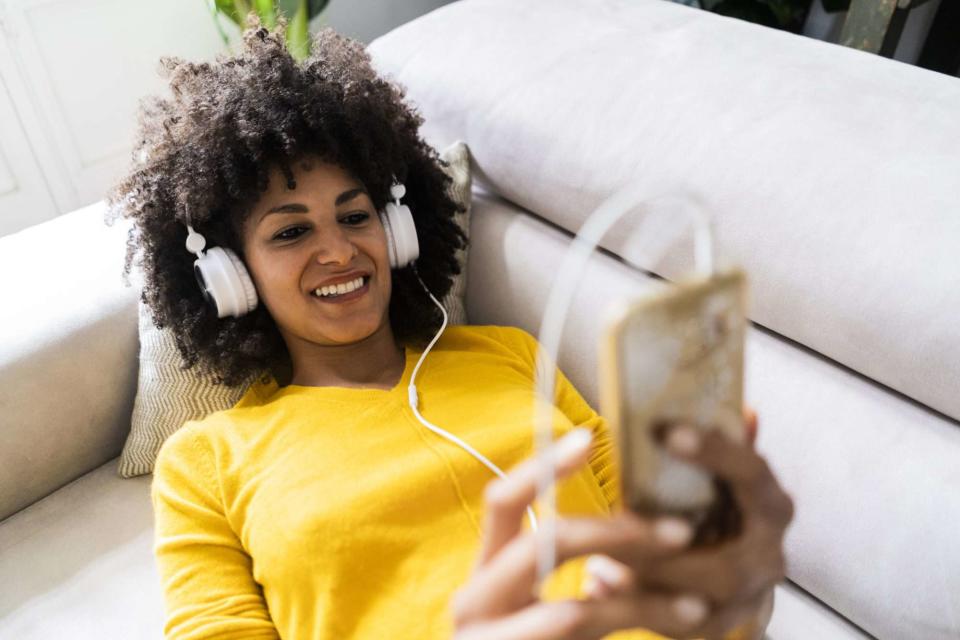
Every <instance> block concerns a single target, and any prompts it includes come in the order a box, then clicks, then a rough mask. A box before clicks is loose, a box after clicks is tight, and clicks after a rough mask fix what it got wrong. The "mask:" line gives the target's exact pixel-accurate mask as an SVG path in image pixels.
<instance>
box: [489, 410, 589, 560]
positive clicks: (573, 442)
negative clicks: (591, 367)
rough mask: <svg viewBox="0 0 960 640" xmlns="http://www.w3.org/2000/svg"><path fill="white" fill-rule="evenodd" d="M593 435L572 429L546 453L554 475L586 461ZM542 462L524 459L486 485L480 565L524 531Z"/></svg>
mask: <svg viewBox="0 0 960 640" xmlns="http://www.w3.org/2000/svg"><path fill="white" fill-rule="evenodd" d="M592 438H593V435H592V434H591V433H590V430H589V429H585V428H578V429H573V430H572V431H570V432H569V433H567V434H566V435H565V436H564V437H562V438H560V440H558V441H557V442H556V444H554V446H553V447H552V448H551V449H550V451H548V452H546V453H545V454H544V455H545V456H546V457H547V459H548V460H549V461H550V462H551V463H552V464H553V465H554V467H555V469H556V473H555V476H554V477H555V478H563V477H565V476H568V475H570V474H571V473H572V472H573V471H575V470H576V469H577V468H579V467H580V466H582V465H583V464H585V463H586V462H587V459H588V457H589V453H590V443H591V440H592ZM542 464H543V463H542V462H541V459H540V458H531V459H529V460H525V461H524V462H522V463H521V464H520V465H518V466H517V467H516V468H515V469H513V470H511V471H510V473H508V474H507V476H506V477H505V478H499V479H497V480H494V481H492V482H490V483H489V484H488V485H487V488H486V490H485V491H484V502H485V514H484V525H483V540H482V541H481V544H480V556H479V561H478V566H483V565H484V564H486V563H487V562H488V561H489V560H490V558H492V557H493V556H494V555H496V554H497V553H498V552H499V551H500V549H501V548H503V546H504V545H505V544H507V542H509V541H510V540H512V539H513V538H515V537H516V536H517V535H518V534H519V533H520V531H522V530H523V514H524V512H525V511H526V509H527V507H528V506H529V505H530V503H532V502H533V499H534V498H535V497H536V495H537V479H538V477H539V473H540V470H541V468H542V467H541V465H542Z"/></svg>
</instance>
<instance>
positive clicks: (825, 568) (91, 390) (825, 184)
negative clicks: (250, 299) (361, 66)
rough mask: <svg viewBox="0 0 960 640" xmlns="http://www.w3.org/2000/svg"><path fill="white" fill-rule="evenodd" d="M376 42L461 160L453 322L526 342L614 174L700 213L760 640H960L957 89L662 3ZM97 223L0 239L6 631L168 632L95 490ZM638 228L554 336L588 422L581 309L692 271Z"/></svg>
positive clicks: (120, 233)
mask: <svg viewBox="0 0 960 640" xmlns="http://www.w3.org/2000/svg"><path fill="white" fill-rule="evenodd" d="M371 51H372V53H373V55H374V58H375V61H376V64H377V65H378V67H379V69H380V70H381V71H382V72H383V73H386V74H389V75H391V76H392V77H394V78H395V79H396V80H397V81H399V82H400V83H402V84H403V85H405V86H406V87H407V88H408V98H409V99H410V100H412V101H413V102H415V103H416V104H418V105H419V106H420V108H421V111H422V113H423V115H424V117H425V119H426V124H425V126H424V132H425V135H426V137H427V139H428V141H430V142H431V143H432V144H433V145H434V146H435V147H437V148H443V147H444V146H446V144H448V143H449V142H452V141H454V140H456V139H462V140H465V141H466V142H467V143H468V144H469V145H470V147H471V149H472V152H473V154H474V157H475V160H476V165H477V166H476V173H475V176H476V177H475V179H476V180H477V181H478V183H479V184H478V189H477V190H476V192H475V196H474V198H475V200H474V202H475V204H474V212H473V220H472V225H471V234H472V242H471V254H470V263H469V270H468V292H467V297H468V300H467V302H468V313H469V314H470V318H471V321H473V322H476V323H503V324H514V325H518V326H522V327H524V328H526V329H528V330H530V331H532V332H536V331H537V329H538V327H539V320H540V314H541V311H542V309H543V304H544V301H545V298H546V293H547V290H548V287H549V286H550V285H551V284H552V282H553V274H554V273H555V269H556V265H557V263H558V261H559V259H560V257H561V255H562V253H563V251H564V249H565V247H566V246H567V245H568V244H569V241H570V235H571V232H572V231H574V230H576V229H577V228H578V227H579V225H580V224H581V223H582V222H583V220H584V219H585V218H586V216H587V215H588V214H589V212H590V211H591V210H593V209H594V208H595V206H596V205H598V204H599V203H600V202H601V201H603V200H604V199H605V198H606V197H607V196H609V195H610V194H611V193H613V192H614V191H615V190H616V189H617V188H619V187H620V186H622V185H623V184H626V183H627V182H628V181H629V182H634V183H637V182H642V183H644V184H646V185H648V187H649V188H648V189H647V191H646V194H647V196H648V197H649V198H651V199H652V198H654V197H656V196H658V195H664V194H682V193H687V194H694V195H695V196H696V197H697V198H699V199H700V201H702V202H703V203H704V207H705V209H706V210H707V211H708V212H709V213H710V214H711V216H712V217H713V219H714V221H715V225H716V229H717V234H718V239H719V244H720V249H721V252H722V254H723V255H724V256H725V257H726V259H727V261H728V262H734V263H739V264H742V265H743V266H744V267H745V268H746V269H747V270H748V272H749V275H750V279H751V285H752V291H751V299H752V303H751V310H750V317H751V319H752V321H753V327H752V329H751V330H750V334H749V337H748V352H747V396H748V401H749V403H750V404H752V405H753V406H755V407H756V408H757V409H758V411H759V415H760V432H759V439H758V443H757V446H758V449H759V450H760V451H761V452H762V453H763V454H764V455H765V456H766V457H767V458H768V460H769V461H770V462H771V465H772V467H773V468H774V470H775V472H776V473H777V474H778V477H779V478H780V480H781V482H782V484H783V485H784V486H785V487H786V488H787V490H788V491H789V492H790V493H791V494H792V495H793V496H794V499H795V502H796V506H797V514H796V518H795V520H794V523H793V525H792V526H791V528H790V529H789V530H788V534H787V540H786V548H787V556H788V572H787V573H788V578H789V579H788V580H787V581H785V582H784V583H783V584H781V585H780V586H778V588H777V595H776V607H775V610H774V615H773V620H772V622H771V625H770V627H769V629H768V637H769V638H771V639H772V640H787V639H793V638H796V639H801V638H802V639H804V640H809V639H829V638H862V637H871V636H873V637H877V638H897V639H899V638H904V639H939V638H956V637H960V545H958V544H957V542H956V540H957V531H958V530H960V527H958V525H960V492H958V491H957V490H956V487H957V485H958V482H960V426H958V418H960V394H958V393H957V390H958V382H960V329H958V326H960V324H958V318H960V258H958V255H960V252H958V247H960V215H958V209H957V207H958V203H960V118H958V117H957V114H960V83H958V81H957V80H956V79H955V78H950V77H948V76H944V75H939V74H935V73H933V72H930V71H926V70H923V69H918V68H914V67H910V66H907V65H903V64H901V63H897V62H893V61H890V60H887V59H883V58H879V57H875V56H871V55H868V54H864V53H861V52H858V51H854V50H851V49H844V48H841V47H839V46H836V45H830V44H825V43H822V42H818V41H814V40H809V39H805V38H802V37H799V36H793V35H790V34H787V33H783V32H777V31H773V30H769V29H766V28H763V27H759V26H755V25H752V24H748V23H745V22H740V21H736V20H731V19H726V18H722V17H718V16H716V15H714V14H710V13H706V12H702V11H697V10H694V9H690V8H687V7H684V6H680V5H675V4H671V3H667V2H663V1H661V0H594V1H588V0H525V1H524V2H516V0H465V1H463V2H458V3H454V4H451V5H448V6H446V7H443V8H441V9H438V10H437V11H434V12H433V13H430V14H428V15H426V16H424V17H422V18H420V19H418V20H415V21H414V22H412V23H408V24H407V25H404V26H402V27H400V28H399V29H397V30H395V31H394V32H391V33H389V34H387V35H386V36H383V37H382V38H380V39H379V40H377V41H375V42H374V43H372V45H371ZM660 211H661V212H662V211H663V209H662V208H661V209H660ZM655 215H657V214H651V215H650V216H648V218H649V219H651V220H652V219H654V218H653V216H655ZM674 215H679V214H674ZM102 216H103V209H102V205H100V204H95V205H92V206H90V207H87V208H85V209H83V210H80V211H77V212H74V213H72V214H69V215H66V216H62V217H60V218H57V219H55V220H52V221H50V222H46V223H44V224H42V225H38V226H36V227H33V228H30V229H27V230H25V231H23V232H20V233H17V234H15V235H12V236H8V237H5V238H2V239H0V274H3V275H2V276H0V294H2V296H0V299H2V300H3V301H4V302H3V305H2V306H0V327H2V331H3V341H2V343H0V519H3V520H2V522H0V638H4V639H6V638H16V639H33V638H38V639H39V638H43V639H45V640H46V639H51V638H71V639H86V638H91V639H92V638H98V639H102V638H124V639H134V638H159V637H161V635H162V634H161V628H162V624H163V610H162V600H161V594H160V591H159V583H158V580H157V576H156V573H155V570H154V566H153V559H152V553H151V545H152V517H151V507H150V500H149V483H150V477H149V476H146V477H141V478H137V479H133V480H122V479H120V478H119V477H117V475H116V466H117V456H118V455H119V452H120V449H121V446H122V444H123V441H124V439H125V437H126V432H127V430H128V428H129V420H130V414H131V411H132V405H133V396H134V392H135V390H136V378H137V351H138V342H137V318H136V292H135V291H134V290H133V289H126V288H124V287H123V286H122V284H121V281H120V276H119V272H120V266H121V263H122V255H123V244H124V238H125V227H123V226H118V227H114V228H107V227H105V226H104V225H103V224H102ZM661 217H663V216H662V215H661ZM640 224H641V219H640V218H635V219H634V220H633V221H632V222H625V223H624V224H623V225H622V226H620V227H619V228H618V229H617V230H616V231H615V232H613V233H611V234H609V236H608V237H607V238H606V240H605V241H604V243H603V247H604V250H605V251H604V252H603V253H602V254H598V255H597V256H596V257H595V258H594V259H592V261H591V263H590V265H589V267H588V268H587V269H586V270H585V272H584V284H583V286H582V287H581V288H580V290H579V292H578V296H577V302H576V307H575V309H574V311H573V313H572V315H571V317H570V320H569V323H568V330H567V333H566V334H565V336H564V350H563V352H562V354H561V357H560V365H561V367H562V368H563V369H564V370H565V371H567V373H568V374H569V375H570V377H571V378H572V380H573V381H574V383H575V384H577V385H578V387H579V388H580V389H581V390H583V392H584V393H585V395H586V396H587V397H588V399H589V400H591V401H592V402H594V403H595V402H596V399H597V389H596V382H595V367H596V359H595V345H596V339H597V337H598V328H599V312H600V310H601V309H602V307H603V306H604V305H605V304H606V303H607V302H608V301H609V300H610V299H611V298H612V297H614V296H616V295H622V294H624V293H628V292H631V291H640V290H643V289H645V288H648V287H650V286H652V284H651V283H652V282H653V280H652V279H651V276H650V275H649V273H655V274H658V275H660V276H664V277H666V278H673V277H676V276H677V275H680V274H682V273H683V271H684V270H685V269H686V268H688V267H689V265H690V255H691V251H690V248H689V246H688V245H687V244H684V242H683V241H682V239H681V240H680V241H676V242H674V241H670V242H668V238H667V237H665V236H663V237H661V236H656V235H655V234H651V232H650V231H649V228H647V233H646V234H644V235H640V236H634V237H633V239H632V240H630V234H629V233H628V230H629V229H631V228H635V227H638V225H640ZM639 228H641V229H643V228H644V227H642V226H641V227H639ZM651 238H652V240H655V241H656V242H661V244H663V245H664V246H666V245H667V244H669V245H670V250H669V251H666V252H665V253H664V252H659V253H658V252H657V251H656V250H655V247H654V245H655V244H656V242H652V241H651ZM638 247H641V248H643V247H645V248H647V249H649V251H640V250H639V249H638Z"/></svg>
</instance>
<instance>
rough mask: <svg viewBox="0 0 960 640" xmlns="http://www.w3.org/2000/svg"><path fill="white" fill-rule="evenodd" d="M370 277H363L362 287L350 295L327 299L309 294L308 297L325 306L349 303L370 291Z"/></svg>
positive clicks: (345, 294)
mask: <svg viewBox="0 0 960 640" xmlns="http://www.w3.org/2000/svg"><path fill="white" fill-rule="evenodd" d="M370 278H371V277H370V276H364V278H363V286H362V287H360V288H359V289H354V290H353V291H351V292H350V293H344V294H342V295H339V296H333V297H327V296H315V295H313V294H310V297H311V298H313V299H314V300H316V301H317V302H323V303H325V304H343V303H345V302H350V301H352V300H356V299H357V298H360V297H362V296H363V295H364V294H366V293H367V291H368V290H369V289H370Z"/></svg>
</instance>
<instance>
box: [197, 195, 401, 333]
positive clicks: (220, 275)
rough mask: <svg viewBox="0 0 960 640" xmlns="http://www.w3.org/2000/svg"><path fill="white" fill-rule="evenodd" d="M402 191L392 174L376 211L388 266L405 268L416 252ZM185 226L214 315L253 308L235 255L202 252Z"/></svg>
mask: <svg viewBox="0 0 960 640" xmlns="http://www.w3.org/2000/svg"><path fill="white" fill-rule="evenodd" d="M406 192H407V189H406V187H404V186H403V184H401V183H399V182H397V179H396V178H395V177H394V178H393V185H392V186H391V187H390V195H391V196H393V202H388V203H387V206H386V207H385V209H384V211H380V212H378V213H379V216H380V221H381V222H382V223H383V228H384V231H386V234H387V253H388V254H389V255H390V268H391V269H399V268H401V267H405V266H407V265H409V264H411V263H412V262H413V261H415V260H416V259H417V257H418V256H419V255H420V243H419V242H418V240H417V228H416V226H415V225H414V223H413V214H412V213H410V207H408V206H407V205H405V204H401V202H400V198H402V197H403V196H404V195H405V194H406ZM187 229H188V231H189V233H188V235H187V243H186V245H187V251H189V252H190V253H192V254H194V255H196V256H197V259H196V260H195V261H194V263H193V273H194V275H195V276H196V278H197V283H198V284H199V285H200V290H201V291H202V292H203V297H204V298H206V300H207V302H208V303H210V304H211V305H212V306H213V307H214V308H215V309H216V310H217V317H219V318H223V317H226V316H234V317H239V316H242V315H244V314H246V313H249V312H251V311H253V310H254V309H256V308H257V301H258V298H257V290H256V287H254V286H253V279H252V278H250V274H249V273H248V272H247V268H246V267H245V266H244V264H243V261H242V260H241V259H240V258H239V257H238V256H237V254H236V253H234V252H233V251H232V250H230V249H227V248H225V247H210V248H209V249H207V251H206V252H204V250H203V249H204V247H206V246H207V240H206V238H204V237H203V235H201V234H199V233H197V232H196V231H194V229H193V227H192V226H191V225H190V223H189V221H188V223H187Z"/></svg>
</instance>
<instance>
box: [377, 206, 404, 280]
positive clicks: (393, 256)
mask: <svg viewBox="0 0 960 640" xmlns="http://www.w3.org/2000/svg"><path fill="white" fill-rule="evenodd" d="M387 206H389V204H388V205H387ZM380 224H382V225H383V232H384V234H385V235H386V236H387V255H388V256H389V257H390V268H391V269H397V268H399V267H398V265H397V243H396V241H395V240H394V238H393V226H392V222H391V220H390V216H389V215H387V213H385V212H383V211H381V212H380Z"/></svg>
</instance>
